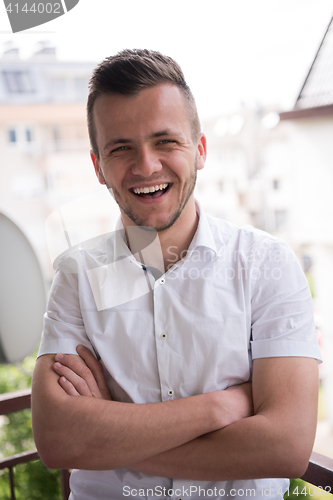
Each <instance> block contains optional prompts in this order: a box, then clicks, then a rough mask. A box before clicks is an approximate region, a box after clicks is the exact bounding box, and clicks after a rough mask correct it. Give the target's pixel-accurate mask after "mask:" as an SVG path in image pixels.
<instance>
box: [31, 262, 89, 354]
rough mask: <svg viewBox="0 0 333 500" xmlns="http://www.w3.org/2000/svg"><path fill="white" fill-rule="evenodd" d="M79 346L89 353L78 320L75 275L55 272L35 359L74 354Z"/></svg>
mask: <svg viewBox="0 0 333 500" xmlns="http://www.w3.org/2000/svg"><path fill="white" fill-rule="evenodd" d="M79 344H83V345H85V346H86V347H88V348H90V349H91V344H90V341H89V339H88V338H87V335H86V332H85V328H84V323H83V319H82V316H81V309H80V303H79V293H78V273H77V272H75V271H74V272H69V271H68V270H66V269H58V270H57V272H56V274H55V277H54V280H53V283H52V286H51V290H50V295H49V300H48V304H47V310H46V313H45V315H44V328H43V333H42V338H41V343H40V347H39V351H38V356H41V355H42V354H51V353H57V352H64V353H67V354H76V347H77V346H78V345H79Z"/></svg>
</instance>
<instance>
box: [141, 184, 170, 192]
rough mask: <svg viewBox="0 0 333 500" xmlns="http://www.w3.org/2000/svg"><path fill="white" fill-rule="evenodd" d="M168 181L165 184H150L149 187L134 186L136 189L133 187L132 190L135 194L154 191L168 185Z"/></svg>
mask: <svg viewBox="0 0 333 500" xmlns="http://www.w3.org/2000/svg"><path fill="white" fill-rule="evenodd" d="M168 185H169V184H168V183H166V184H160V185H159V186H158V185H157V186H151V187H142V188H136V189H133V192H134V193H135V194H140V193H145V194H146V193H155V191H159V190H160V189H165V188H166V187H168Z"/></svg>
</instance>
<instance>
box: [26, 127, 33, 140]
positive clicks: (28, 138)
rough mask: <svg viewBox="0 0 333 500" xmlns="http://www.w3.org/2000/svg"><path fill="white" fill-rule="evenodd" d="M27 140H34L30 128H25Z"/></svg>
mask: <svg viewBox="0 0 333 500" xmlns="http://www.w3.org/2000/svg"><path fill="white" fill-rule="evenodd" d="M25 140H26V141H27V142H32V130H31V129H30V128H26V129H25Z"/></svg>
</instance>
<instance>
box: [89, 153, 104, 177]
mask: <svg viewBox="0 0 333 500" xmlns="http://www.w3.org/2000/svg"><path fill="white" fill-rule="evenodd" d="M90 158H91V161H92V162H93V164H94V169H95V174H96V177H97V179H98V182H100V184H105V182H104V178H103V174H102V170H101V167H100V164H99V160H98V159H97V158H96V155H95V154H94V152H93V150H92V149H91V150H90Z"/></svg>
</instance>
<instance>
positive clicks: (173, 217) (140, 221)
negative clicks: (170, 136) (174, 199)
mask: <svg viewBox="0 0 333 500" xmlns="http://www.w3.org/2000/svg"><path fill="white" fill-rule="evenodd" d="M197 166H198V157H196V159H195V163H194V168H193V170H192V174H191V176H190V178H189V180H188V183H187V190H186V193H185V197H184V200H183V201H182V202H181V203H180V204H179V206H178V207H177V209H176V210H175V211H174V212H173V213H172V214H170V217H169V220H168V221H167V222H165V223H164V224H161V225H149V224H147V221H146V220H145V219H144V218H143V217H140V216H139V215H138V214H136V213H134V210H132V209H131V207H130V206H129V204H125V203H122V202H121V196H120V194H119V192H118V191H117V190H116V189H114V188H111V186H109V185H108V183H107V182H106V179H105V177H104V174H103V172H101V173H102V177H103V179H104V182H105V185H106V187H107V188H108V189H109V191H110V193H111V194H112V195H113V197H114V199H115V200H116V202H117V204H118V205H119V208H120V209H121V210H122V211H123V212H124V213H125V214H126V215H127V217H128V218H129V219H131V221H132V222H134V224H135V225H136V226H141V227H151V228H152V229H155V231H157V232H158V233H160V232H162V231H166V230H167V229H169V228H170V227H171V226H173V225H174V223H175V222H176V221H177V220H178V219H179V217H180V215H181V214H182V212H183V210H184V208H185V207H186V205H187V203H188V201H189V199H190V197H191V195H192V193H193V191H194V188H195V184H196V181H197Z"/></svg>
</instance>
